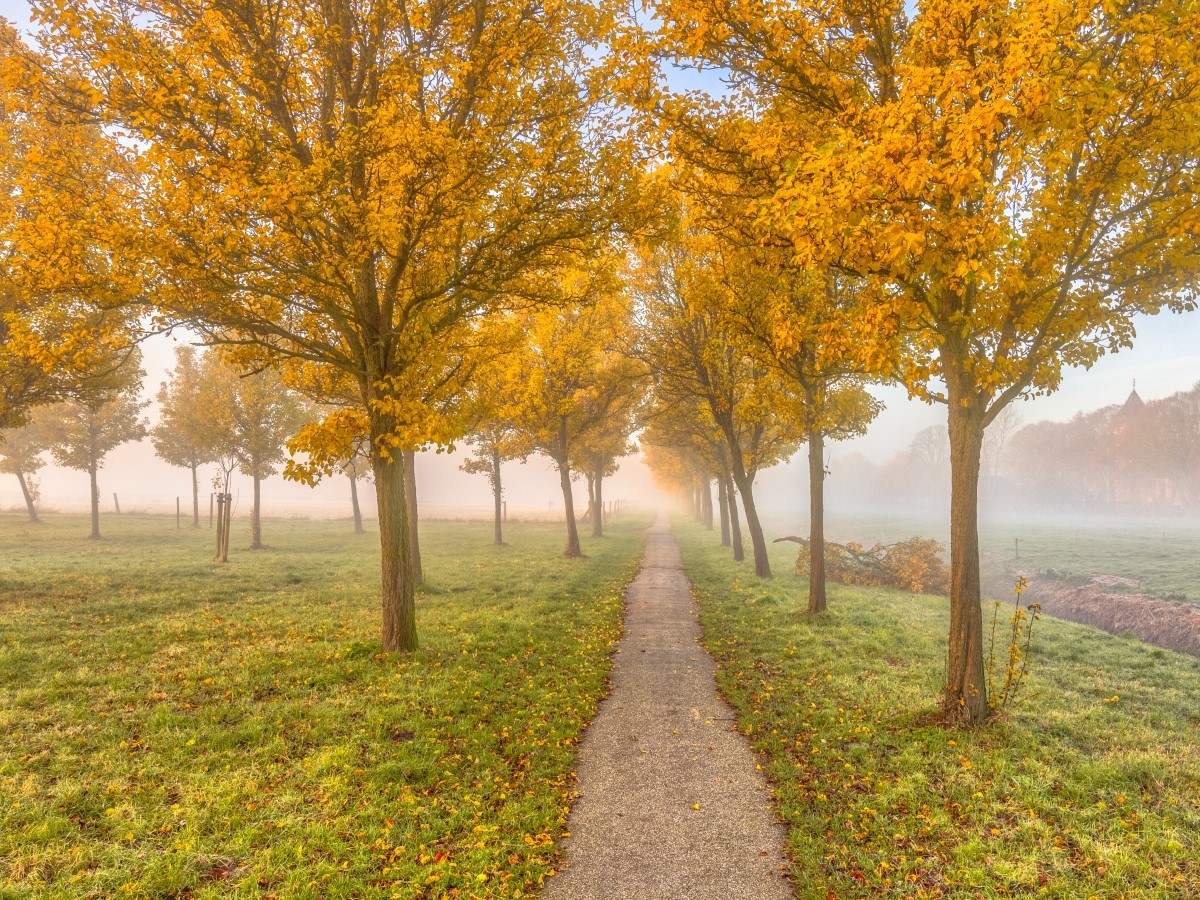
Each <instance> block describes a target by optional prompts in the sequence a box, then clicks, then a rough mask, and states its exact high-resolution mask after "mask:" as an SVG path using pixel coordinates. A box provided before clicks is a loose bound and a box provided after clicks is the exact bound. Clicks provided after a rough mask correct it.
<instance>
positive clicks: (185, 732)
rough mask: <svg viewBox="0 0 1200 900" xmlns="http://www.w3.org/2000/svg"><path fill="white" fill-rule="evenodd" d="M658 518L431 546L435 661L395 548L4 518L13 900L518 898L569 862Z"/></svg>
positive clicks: (430, 628) (463, 530)
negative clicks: (633, 582)
mask: <svg viewBox="0 0 1200 900" xmlns="http://www.w3.org/2000/svg"><path fill="white" fill-rule="evenodd" d="M647 524H648V521H647V520H644V519H642V518H638V517H635V516H632V515H631V516H628V517H627V518H625V519H624V520H618V521H617V522H616V523H615V524H614V526H613V527H612V528H611V530H610V534H609V536H608V537H606V538H604V539H603V540H591V539H587V538H585V543H584V552H585V553H586V554H587V555H588V558H587V559H585V560H582V561H580V560H566V559H563V558H562V557H561V555H560V553H561V549H562V545H563V543H564V540H565V535H564V534H563V533H562V526H549V525H515V526H513V527H511V528H510V530H509V532H508V539H509V542H510V546H508V547H504V548H496V547H493V546H491V526H490V524H489V523H475V524H472V523H466V524H463V523H459V524H445V523H432V524H429V525H427V526H425V527H424V528H423V531H422V549H423V552H424V559H425V565H426V571H427V577H428V587H427V588H426V589H424V590H423V591H422V592H421V593H420V594H419V595H418V625H419V628H420V631H421V639H422V642H423V643H422V647H421V649H420V650H419V651H418V652H416V653H414V654H411V655H409V656H385V655H382V654H380V653H379V649H380V646H379V639H378V634H377V632H378V627H379V611H378V602H379V601H378V584H377V579H378V577H379V575H378V565H377V559H378V543H377V537H376V536H375V535H374V534H366V535H361V536H355V535H353V534H352V533H350V528H349V526H348V525H347V524H346V523H313V522H303V521H282V520H276V521H267V522H266V523H265V528H264V538H265V541H266V542H267V543H268V545H269V547H268V549H267V550H265V551H262V552H259V553H251V552H250V551H248V550H243V549H241V548H240V547H239V544H241V545H242V546H244V545H245V544H244V542H245V541H246V536H245V535H244V534H243V533H241V532H238V533H237V534H235V538H234V542H233V547H232V551H231V562H230V563H229V564H228V565H226V566H219V565H215V564H213V563H210V562H209V558H210V556H211V550H210V547H209V542H210V540H211V532H209V531H208V530H207V529H204V530H202V531H199V532H193V531H190V530H183V531H177V530H176V528H175V522H174V518H173V517H171V518H169V519H168V518H154V517H138V516H129V515H127V516H122V517H112V516H109V517H106V519H105V522H104V528H105V534H106V536H105V538H104V540H101V541H98V542H93V541H89V540H87V538H86V534H87V525H86V522H85V520H84V519H83V518H82V517H71V516H52V517H48V518H47V521H46V523H45V524H43V525H40V526H33V527H31V526H28V525H26V524H23V523H22V522H21V518H20V517H19V516H18V515H16V514H5V515H0V897H5V898H9V897H26V896H30V897H89V896H91V897H101V896H102V897H123V896H132V897H197V898H199V897H221V898H228V897H261V896H276V897H287V898H294V897H301V898H303V897H312V898H317V897H325V898H335V897H376V896H378V897H391V896H395V897H406V898H407V897H438V896H461V897H517V896H523V895H528V894H529V893H530V892H531V891H534V890H536V887H537V885H538V884H539V883H540V882H541V880H542V879H543V878H544V877H545V876H546V874H547V873H548V872H549V871H550V870H551V869H552V868H553V867H554V866H555V865H556V863H557V861H558V850H557V847H556V841H557V839H558V838H559V837H560V835H561V834H562V831H563V827H564V821H565V814H566V805H567V802H568V799H567V798H568V792H569V789H570V784H569V782H568V779H569V773H570V769H571V760H572V748H573V744H574V742H575V741H576V739H577V737H578V735H579V733H580V729H581V727H582V725H583V723H584V722H586V721H587V720H588V719H589V718H590V717H591V714H592V710H593V708H594V706H595V704H596V702H597V700H598V698H599V697H600V696H601V695H602V693H603V692H604V690H605V685H606V676H607V673H608V670H609V658H608V656H609V649H610V647H611V645H612V643H613V642H614V641H615V639H616V638H617V637H618V635H619V632H620V615H621V606H622V604H621V592H622V589H623V586H624V585H625V584H626V582H627V581H628V580H629V579H630V578H631V577H632V575H633V574H634V571H635V569H636V561H637V559H638V558H639V557H640V554H641V550H642V547H643V535H642V529H644V528H645V526H646V525H647Z"/></svg>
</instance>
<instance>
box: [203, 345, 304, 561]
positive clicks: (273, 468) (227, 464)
mask: <svg viewBox="0 0 1200 900" xmlns="http://www.w3.org/2000/svg"><path fill="white" fill-rule="evenodd" d="M197 381H198V385H197V389H196V399H197V402H198V406H199V407H200V409H202V410H203V411H204V415H205V418H206V419H207V422H206V424H205V429H204V431H205V434H206V441H207V443H206V446H205V447H204V450H205V453H206V455H207V456H208V457H209V459H211V460H213V461H215V462H217V464H218V467H219V469H220V472H221V475H220V478H219V481H220V489H221V492H222V493H224V494H226V495H228V494H229V482H230V479H231V477H232V475H233V470H234V469H235V468H236V469H237V470H238V471H240V472H241V473H242V474H243V475H249V476H250V478H251V479H252V480H253V486H254V487H253V490H254V495H253V496H254V501H253V505H252V506H251V508H250V549H251V550H261V549H262V547H263V543H262V481H263V479H264V478H270V477H271V476H272V475H274V474H276V473H277V472H278V471H279V466H280V465H281V464H282V463H283V462H284V460H285V459H286V457H287V453H286V445H287V442H288V439H289V438H291V437H292V436H293V435H294V434H295V433H296V432H297V431H298V430H299V428H300V426H301V424H302V423H303V422H304V419H305V416H306V413H307V411H306V409H305V408H304V406H303V405H302V404H301V402H300V401H299V399H298V398H297V397H296V396H295V395H294V394H293V393H292V392H290V391H289V390H288V389H287V388H286V386H285V385H284V384H283V381H282V380H281V379H280V377H279V374H278V373H277V372H275V371H274V370H271V369H264V370H261V371H257V372H250V373H248V374H243V373H242V372H241V371H240V370H239V369H238V367H236V366H235V365H233V364H232V362H231V361H229V360H227V359H224V358H222V355H221V353H220V352H209V353H206V354H205V355H204V359H203V362H202V365H201V367H200V370H199V372H198V379H197ZM226 502H227V503H228V502H230V500H229V498H228V497H227V498H226ZM218 555H219V556H224V554H223V553H218ZM222 561H225V560H224V559H222Z"/></svg>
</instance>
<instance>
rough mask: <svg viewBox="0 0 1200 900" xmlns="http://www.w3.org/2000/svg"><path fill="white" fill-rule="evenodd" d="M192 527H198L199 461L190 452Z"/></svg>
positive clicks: (193, 453)
mask: <svg viewBox="0 0 1200 900" xmlns="http://www.w3.org/2000/svg"><path fill="white" fill-rule="evenodd" d="M191 470H192V527H193V528H199V527H200V460H198V459H196V454H195V451H193V452H192V464H191Z"/></svg>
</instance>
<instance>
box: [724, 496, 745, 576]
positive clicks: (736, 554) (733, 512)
mask: <svg viewBox="0 0 1200 900" xmlns="http://www.w3.org/2000/svg"><path fill="white" fill-rule="evenodd" d="M725 496H726V497H728V498H729V532H730V534H731V536H732V538H733V561H734V562H742V561H743V560H744V559H745V558H746V548H745V546H744V545H743V544H742V520H741V517H740V516H739V515H738V505H737V490H736V489H735V488H734V486H733V482H732V481H731V480H730V478H729V476H726V478H725Z"/></svg>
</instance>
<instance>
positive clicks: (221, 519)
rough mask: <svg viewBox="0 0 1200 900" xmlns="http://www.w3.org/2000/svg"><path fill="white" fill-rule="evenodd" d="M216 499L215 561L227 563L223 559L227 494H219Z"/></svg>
mask: <svg viewBox="0 0 1200 900" xmlns="http://www.w3.org/2000/svg"><path fill="white" fill-rule="evenodd" d="M215 499H216V501H217V534H216V537H217V546H216V550H215V552H214V553H213V561H214V562H227V561H228V560H225V559H222V558H221V555H222V553H223V550H224V547H225V494H224V493H218V494H217V495H216V498H215Z"/></svg>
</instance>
